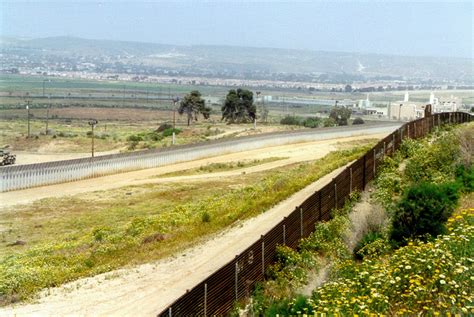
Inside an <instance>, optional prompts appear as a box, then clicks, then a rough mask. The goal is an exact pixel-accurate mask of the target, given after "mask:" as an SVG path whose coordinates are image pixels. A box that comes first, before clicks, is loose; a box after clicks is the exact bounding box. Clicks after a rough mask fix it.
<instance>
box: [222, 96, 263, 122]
mask: <svg viewBox="0 0 474 317" xmlns="http://www.w3.org/2000/svg"><path fill="white" fill-rule="evenodd" d="M256 112H257V109H256V108H255V105H254V104H253V92H251V91H250V90H246V89H240V88H239V89H237V90H235V89H231V90H229V93H228V94H227V96H226V98H225V101H224V105H223V106H222V120H226V121H227V122H229V123H240V122H249V121H253V120H255V118H256Z"/></svg>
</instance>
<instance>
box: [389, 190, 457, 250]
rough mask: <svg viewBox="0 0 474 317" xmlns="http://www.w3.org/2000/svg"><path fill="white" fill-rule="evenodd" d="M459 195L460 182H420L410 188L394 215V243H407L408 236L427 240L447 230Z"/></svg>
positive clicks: (400, 244) (395, 244)
mask: <svg viewBox="0 0 474 317" xmlns="http://www.w3.org/2000/svg"><path fill="white" fill-rule="evenodd" d="M458 199H459V193H458V185H457V184H453V183H445V184H441V185H436V184H430V183H420V184H418V185H414V186H412V187H410V188H408V189H407V190H406V193H405V195H404V197H403V198H402V199H401V201H400V202H399V203H398V204H397V206H396V209H395V213H394V215H393V220H392V228H391V232H390V240H391V242H392V244H393V246H395V247H398V246H402V245H405V244H406V242H407V240H408V239H414V238H417V239H421V240H426V239H427V238H428V237H429V236H432V237H436V236H437V235H439V234H442V233H444V232H445V223H446V221H447V220H448V218H449V216H450V215H451V214H452V212H453V210H454V208H455V207H456V203H457V201H458Z"/></svg>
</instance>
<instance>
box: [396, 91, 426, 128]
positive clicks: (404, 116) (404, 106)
mask: <svg viewBox="0 0 474 317" xmlns="http://www.w3.org/2000/svg"><path fill="white" fill-rule="evenodd" d="M425 108H426V105H425V104H421V103H418V102H412V101H410V96H409V95H408V92H406V93H405V97H404V98H403V101H398V102H395V103H393V104H390V105H389V106H388V117H389V118H390V119H394V120H403V121H411V120H415V119H418V118H423V117H424V116H425Z"/></svg>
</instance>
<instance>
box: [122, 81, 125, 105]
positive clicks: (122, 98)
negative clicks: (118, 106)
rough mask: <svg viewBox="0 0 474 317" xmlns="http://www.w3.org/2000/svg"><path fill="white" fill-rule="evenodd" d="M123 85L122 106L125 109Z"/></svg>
mask: <svg viewBox="0 0 474 317" xmlns="http://www.w3.org/2000/svg"><path fill="white" fill-rule="evenodd" d="M125 87H126V86H125V85H123V95H122V106H123V107H125Z"/></svg>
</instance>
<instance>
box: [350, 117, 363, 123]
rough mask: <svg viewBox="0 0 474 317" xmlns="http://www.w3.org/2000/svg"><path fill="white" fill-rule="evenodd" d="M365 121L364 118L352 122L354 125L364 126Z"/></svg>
mask: <svg viewBox="0 0 474 317" xmlns="http://www.w3.org/2000/svg"><path fill="white" fill-rule="evenodd" d="M364 123H365V122H364V120H363V119H362V118H355V119H354V121H352V124H364Z"/></svg>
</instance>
